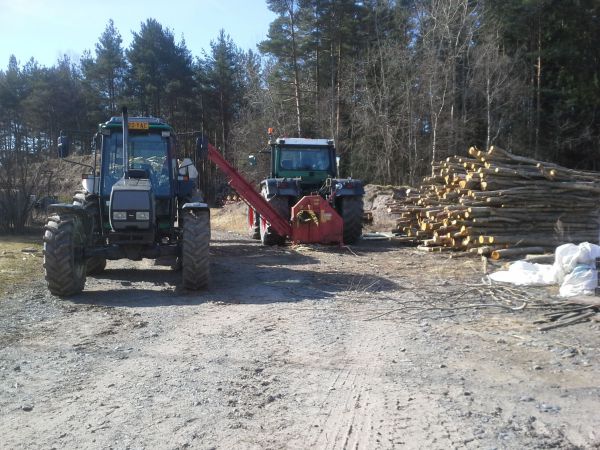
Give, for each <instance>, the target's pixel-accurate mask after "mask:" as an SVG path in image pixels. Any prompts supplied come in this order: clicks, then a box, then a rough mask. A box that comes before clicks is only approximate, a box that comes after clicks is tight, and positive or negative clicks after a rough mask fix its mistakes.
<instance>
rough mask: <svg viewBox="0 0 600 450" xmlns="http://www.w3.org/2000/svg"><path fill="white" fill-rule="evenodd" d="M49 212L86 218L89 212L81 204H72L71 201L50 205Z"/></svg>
mask: <svg viewBox="0 0 600 450" xmlns="http://www.w3.org/2000/svg"><path fill="white" fill-rule="evenodd" d="M48 212H50V213H55V214H58V215H59V216H68V215H71V216H78V217H81V218H82V219H86V218H87V217H88V216H89V214H88V212H87V211H86V210H85V209H83V208H82V207H81V205H72V204H70V203H55V204H53V205H48Z"/></svg>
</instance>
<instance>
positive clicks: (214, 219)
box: [210, 202, 248, 235]
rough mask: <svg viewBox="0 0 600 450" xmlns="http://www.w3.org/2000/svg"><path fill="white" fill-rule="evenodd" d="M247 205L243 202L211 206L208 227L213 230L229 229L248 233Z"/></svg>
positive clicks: (244, 233)
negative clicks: (217, 206)
mask: <svg viewBox="0 0 600 450" xmlns="http://www.w3.org/2000/svg"><path fill="white" fill-rule="evenodd" d="M246 215H247V207H246V204H245V203H244V202H238V203H233V204H229V205H225V206H224V207H222V208H211V210H210V227H211V228H212V229H213V230H219V231H231V232H234V233H239V234H242V235H246V234H247V233H248V225H247V224H246V222H247V220H248V219H247V217H246Z"/></svg>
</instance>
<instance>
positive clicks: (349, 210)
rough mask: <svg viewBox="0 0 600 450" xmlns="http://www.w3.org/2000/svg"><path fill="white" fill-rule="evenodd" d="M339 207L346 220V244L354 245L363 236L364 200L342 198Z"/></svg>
mask: <svg viewBox="0 0 600 450" xmlns="http://www.w3.org/2000/svg"><path fill="white" fill-rule="evenodd" d="M339 206H340V210H341V216H342V219H343V220H344V244H354V243H355V242H356V241H358V240H359V239H360V237H361V236H362V222H363V199H362V197H342V198H340V199H339Z"/></svg>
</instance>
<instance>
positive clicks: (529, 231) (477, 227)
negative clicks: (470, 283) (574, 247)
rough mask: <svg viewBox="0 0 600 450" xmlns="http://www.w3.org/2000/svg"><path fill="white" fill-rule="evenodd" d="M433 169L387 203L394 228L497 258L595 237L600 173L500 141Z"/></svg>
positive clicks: (436, 246)
mask: <svg viewBox="0 0 600 450" xmlns="http://www.w3.org/2000/svg"><path fill="white" fill-rule="evenodd" d="M433 169H434V170H433V175H432V176H430V177H426V178H425V179H423V182H422V184H421V186H420V188H418V189H415V190H412V189H411V190H410V191H408V192H407V197H406V198H405V199H402V200H394V201H392V202H390V203H389V204H388V211H389V212H392V213H395V214H399V215H400V218H399V219H398V221H397V230H396V231H397V232H400V233H402V234H405V235H406V236H411V237H414V238H415V240H417V241H419V242H420V243H421V246H422V247H424V248H425V249H428V250H430V251H434V250H438V251H440V250H451V249H456V250H469V251H471V252H474V253H479V254H485V255H487V254H491V256H492V257H493V258H495V259H499V258H501V257H505V256H513V255H519V254H523V253H541V252H543V251H546V250H552V249H554V248H555V247H556V246H558V245H561V244H563V243H568V242H572V243H579V242H584V241H590V242H597V240H598V231H599V229H598V213H599V207H600V201H599V200H600V173H597V172H587V171H579V170H572V169H567V168H564V167H561V166H558V165H555V164H551V163H545V162H541V161H537V160H534V159H531V158H525V157H521V156H517V155H513V154H511V153H509V152H507V151H505V150H502V149H500V148H498V147H491V148H490V149H489V151H487V152H482V151H479V150H477V149H475V148H471V149H469V157H458V156H451V157H449V158H447V159H446V160H445V161H441V162H438V163H436V164H434V167H433Z"/></svg>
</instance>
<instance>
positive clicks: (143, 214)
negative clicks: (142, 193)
mask: <svg viewBox="0 0 600 450" xmlns="http://www.w3.org/2000/svg"><path fill="white" fill-rule="evenodd" d="M135 220H150V212H149V211H137V212H136V213H135Z"/></svg>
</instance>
